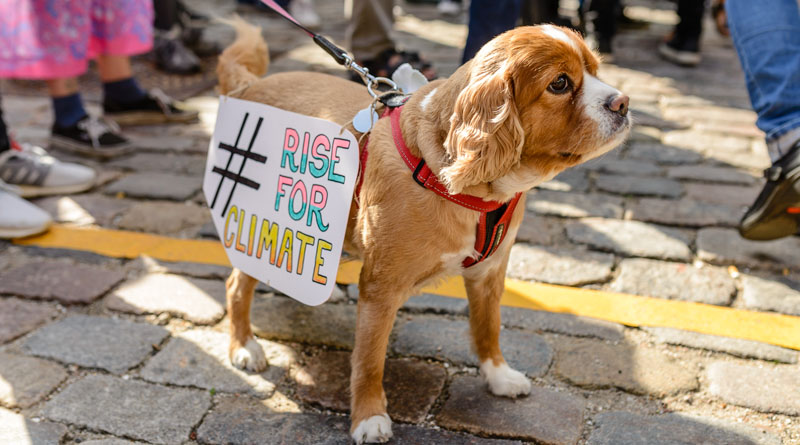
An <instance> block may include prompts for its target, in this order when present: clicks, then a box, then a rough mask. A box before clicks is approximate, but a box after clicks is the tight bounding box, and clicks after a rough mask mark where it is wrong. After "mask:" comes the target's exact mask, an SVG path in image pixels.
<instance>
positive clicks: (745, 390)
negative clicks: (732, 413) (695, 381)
mask: <svg viewBox="0 0 800 445" xmlns="http://www.w3.org/2000/svg"><path fill="white" fill-rule="evenodd" d="M708 381H709V385H708V390H709V391H710V392H711V394H713V395H715V396H717V397H719V398H720V399H722V400H724V401H726V402H728V403H733V404H734V405H740V406H746V407H748V408H752V409H754V410H757V411H763V412H768V413H781V414H788V415H790V416H797V415H800V372H798V369H797V366H789V365H783V366H775V367H764V366H753V365H749V364H748V365H740V364H738V363H728V362H716V363H712V364H711V366H709V367H708Z"/></svg>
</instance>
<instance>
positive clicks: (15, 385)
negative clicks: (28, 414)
mask: <svg viewBox="0 0 800 445" xmlns="http://www.w3.org/2000/svg"><path fill="white" fill-rule="evenodd" d="M66 378H67V372H66V371H65V370H64V368H63V367H62V366H61V365H58V364H56V363H53V362H50V361H47V360H42V359H39V358H34V357H28V356H25V355H16V354H6V353H4V352H0V405H4V406H6V407H8V408H28V407H29V406H31V405H33V404H34V403H36V402H38V401H39V400H41V399H42V397H44V396H46V395H47V394H49V393H50V391H52V390H53V389H54V388H55V387H56V386H58V384H59V383H61V382H63V381H64V379H66Z"/></svg>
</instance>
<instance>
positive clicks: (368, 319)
mask: <svg viewBox="0 0 800 445" xmlns="http://www.w3.org/2000/svg"><path fill="white" fill-rule="evenodd" d="M369 269H370V267H369V265H368V264H367V263H365V267H364V268H363V269H362V271H361V279H360V283H359V296H358V319H357V321H356V344H355V348H354V349H353V355H352V359H351V361H352V373H351V376H350V393H351V403H350V407H351V414H350V417H351V422H352V423H351V427H350V434H351V435H352V437H353V440H355V442H356V443H357V444H361V443H365V442H366V443H375V442H386V441H387V440H389V439H390V438H391V437H392V421H391V419H389V415H388V414H387V413H386V393H385V392H384V391H383V384H382V382H383V369H384V362H385V360H386V347H387V344H388V342H389V334H390V333H391V332H392V325H393V324H394V319H395V316H396V314H397V310H398V309H399V307H400V305H402V303H403V301H404V300H405V296H406V295H400V294H401V293H402V290H401V289H402V288H404V287H405V286H403V285H401V284H399V283H396V282H391V283H389V282H386V280H381V279H380V278H377V277H375V276H374V275H375V274H371V273H369Z"/></svg>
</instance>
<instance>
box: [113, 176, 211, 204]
mask: <svg viewBox="0 0 800 445" xmlns="http://www.w3.org/2000/svg"><path fill="white" fill-rule="evenodd" d="M202 185H203V183H202V177H201V176H185V175H177V174H172V173H132V174H130V175H127V176H125V177H123V178H122V179H120V180H118V181H115V182H113V183H111V184H110V185H107V186H106V187H105V188H104V189H103V192H104V193H106V194H109V195H116V194H118V193H121V194H123V195H125V196H128V197H132V198H145V199H169V200H173V201H185V200H187V199H189V198H191V197H192V195H194V194H195V193H197V192H198V191H199V190H200V188H201V187H202Z"/></svg>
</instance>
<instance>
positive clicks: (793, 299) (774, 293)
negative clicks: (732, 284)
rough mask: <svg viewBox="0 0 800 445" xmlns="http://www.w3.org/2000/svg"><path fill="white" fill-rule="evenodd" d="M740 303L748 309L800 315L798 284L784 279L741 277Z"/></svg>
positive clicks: (799, 288)
mask: <svg viewBox="0 0 800 445" xmlns="http://www.w3.org/2000/svg"><path fill="white" fill-rule="evenodd" d="M742 301H743V302H744V306H745V307H746V308H748V309H757V310H761V311H775V312H780V313H783V314H790V315H800V283H797V282H793V281H791V280H788V279H786V278H784V277H774V278H772V279H767V278H761V277H756V276H753V275H743V276H742Z"/></svg>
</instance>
